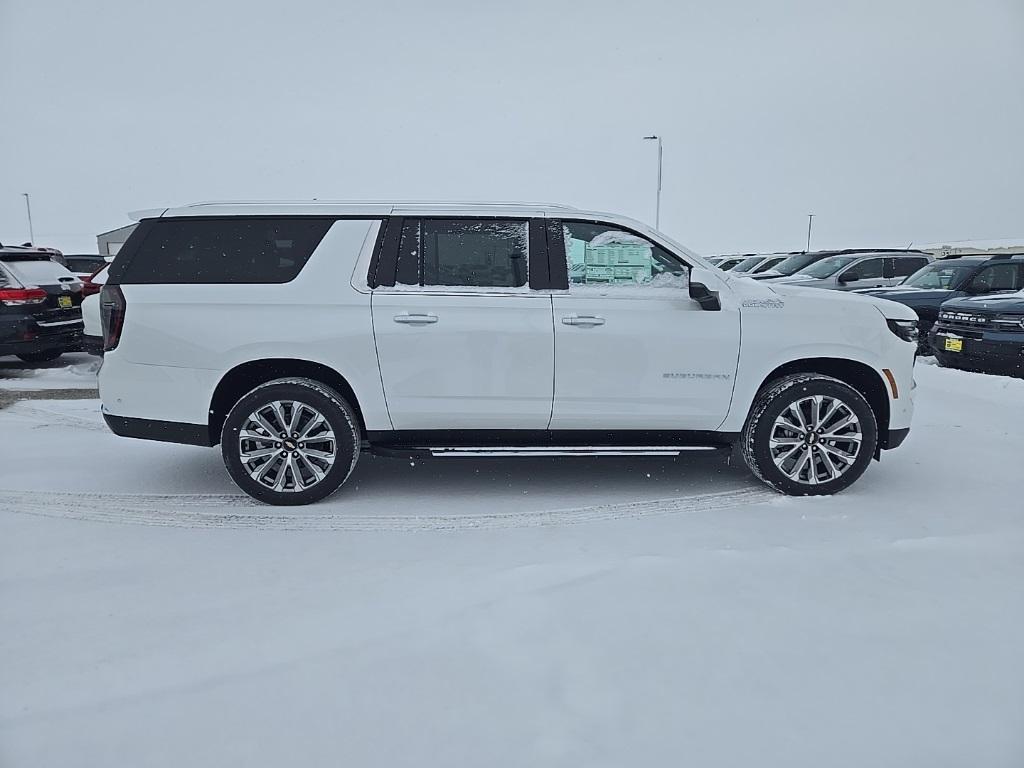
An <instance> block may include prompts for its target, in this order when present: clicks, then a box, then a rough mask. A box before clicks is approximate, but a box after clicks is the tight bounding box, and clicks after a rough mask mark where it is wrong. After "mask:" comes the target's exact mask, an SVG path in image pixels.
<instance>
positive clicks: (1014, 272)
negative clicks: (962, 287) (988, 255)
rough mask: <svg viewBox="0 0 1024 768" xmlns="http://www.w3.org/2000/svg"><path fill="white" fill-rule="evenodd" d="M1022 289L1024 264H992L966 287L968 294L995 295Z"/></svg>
mask: <svg viewBox="0 0 1024 768" xmlns="http://www.w3.org/2000/svg"><path fill="white" fill-rule="evenodd" d="M1022 288H1024V264H992V265H991V266H987V267H985V268H984V269H982V270H981V271H980V272H978V274H977V275H975V276H974V278H973V279H972V280H971V282H970V283H969V284H968V285H967V291H968V293H979V294H980V293H997V292H999V291H1019V290H1021V289H1022Z"/></svg>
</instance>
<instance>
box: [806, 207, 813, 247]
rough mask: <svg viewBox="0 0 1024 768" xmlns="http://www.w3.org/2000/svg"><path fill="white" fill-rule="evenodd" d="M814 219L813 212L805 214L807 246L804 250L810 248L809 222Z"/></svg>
mask: <svg viewBox="0 0 1024 768" xmlns="http://www.w3.org/2000/svg"><path fill="white" fill-rule="evenodd" d="M813 221H814V214H813V213H808V214H807V248H806V249H805V250H808V251H809V250H811V222H813Z"/></svg>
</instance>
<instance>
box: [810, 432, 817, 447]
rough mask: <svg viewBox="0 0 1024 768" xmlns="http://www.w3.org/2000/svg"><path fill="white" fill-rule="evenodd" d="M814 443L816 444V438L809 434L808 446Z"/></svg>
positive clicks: (812, 433)
mask: <svg viewBox="0 0 1024 768" xmlns="http://www.w3.org/2000/svg"><path fill="white" fill-rule="evenodd" d="M816 442H818V436H817V435H816V434H815V433H814V432H811V433H810V434H808V435H807V444H808V445H814V444H815V443H816Z"/></svg>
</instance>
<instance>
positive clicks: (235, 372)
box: [209, 357, 366, 445]
mask: <svg viewBox="0 0 1024 768" xmlns="http://www.w3.org/2000/svg"><path fill="white" fill-rule="evenodd" d="M286 377H302V378H306V379H313V380H314V381H318V382H320V383H321V384H325V385H327V386H328V387H330V388H331V389H333V390H334V391H335V392H337V393H338V394H339V395H341V396H342V397H343V398H345V400H346V401H347V402H348V404H349V405H350V406H351V407H352V409H353V410H354V411H355V415H356V417H357V418H358V419H359V428H360V430H361V433H362V434H366V423H365V421H364V420H363V412H362V409H361V407H360V405H359V398H358V397H356V393H355V390H354V389H353V388H352V385H351V384H349V382H348V380H347V379H346V378H345V377H344V376H342V375H341V374H340V373H339V372H338V371H336V370H335V369H334V368H331V367H330V366H327V365H324V364H323V363H317V362H314V361H312V360H300V359H293V358H279V357H275V358H265V359H261V360H249V361H247V362H244V363H241V364H239V365H236V366H235V367H234V368H232V369H230V370H229V371H228V372H227V373H225V374H224V375H223V376H222V377H221V379H220V381H219V382H217V386H216V388H215V389H214V391H213V396H212V397H211V398H210V411H209V428H210V439H211V441H212V444H213V445H216V444H217V443H218V442H219V441H220V431H221V428H222V427H223V426H224V420H225V419H226V418H227V415H228V412H229V411H230V410H231V408H232V407H233V406H234V404H235V403H237V402H238V401H239V400H240V399H241V398H242V397H243V396H244V395H245V394H247V393H248V392H251V391H252V390H253V389H255V388H256V387H258V386H260V385H261V384H266V383H267V382H268V381H273V380H274V379H281V378H286Z"/></svg>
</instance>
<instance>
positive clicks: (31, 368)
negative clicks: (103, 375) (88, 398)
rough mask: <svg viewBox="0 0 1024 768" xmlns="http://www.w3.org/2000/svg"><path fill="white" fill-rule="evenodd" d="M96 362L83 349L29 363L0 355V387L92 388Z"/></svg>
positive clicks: (32, 388)
mask: <svg viewBox="0 0 1024 768" xmlns="http://www.w3.org/2000/svg"><path fill="white" fill-rule="evenodd" d="M100 362H101V361H100V358H98V357H93V356H92V355H87V354H85V353H84V352H67V353H65V354H63V355H61V356H60V357H59V358H57V359H56V360H54V361H53V362H51V363H37V364H32V365H26V364H25V363H23V362H21V360H19V359H18V358H16V357H0V389H19V390H36V391H38V390H44V389H96V374H97V373H98V372H99V369H100Z"/></svg>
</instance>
